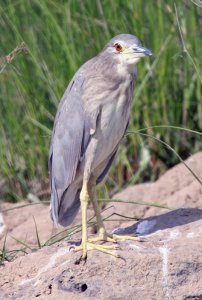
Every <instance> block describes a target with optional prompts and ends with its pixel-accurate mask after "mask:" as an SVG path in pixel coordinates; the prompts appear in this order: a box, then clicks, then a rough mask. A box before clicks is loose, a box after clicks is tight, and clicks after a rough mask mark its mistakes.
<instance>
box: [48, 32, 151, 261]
mask: <svg viewBox="0 0 202 300" xmlns="http://www.w3.org/2000/svg"><path fill="white" fill-rule="evenodd" d="M150 55H152V53H151V51H150V50H148V49H146V48H144V47H142V46H141V44H140V42H139V40H138V39H137V37H135V36H133V35H130V34H120V35H117V36H116V37H114V38H113V39H111V40H110V42H109V43H108V44H107V45H106V46H105V47H104V49H103V50H102V51H101V53H100V54H98V55H97V56H95V57H94V58H92V59H90V60H89V61H87V62H86V63H85V64H84V65H83V66H81V67H80V69H79V70H78V71H77V72H76V74H75V75H74V77H73V79H72V81H71V82H70V84H69V85H68V87H67V89H66V91H65V93H64V96H63V98H62V100H61V102H60V104H59V107H58V111H57V114H56V117H55V123H54V128H53V133H52V142H51V147H50V156H49V172H50V181H51V190H52V195H51V214H52V219H53V221H54V222H55V223H56V224H60V225H63V226H67V225H69V224H70V223H71V222H72V221H73V219H74V217H75V216H76V214H77V212H78V209H79V207H80V204H81V213H82V244H81V246H79V247H77V248H76V250H83V255H82V257H83V258H86V257H87V251H88V250H92V249H96V250H99V251H102V252H105V253H109V254H112V255H114V256H117V255H116V254H115V253H114V252H112V251H109V250H112V249H116V247H115V246H105V245H100V244H96V242H98V241H111V242H115V241H116V240H117V239H136V238H135V237H133V236H119V235H112V234H108V233H107V232H106V230H105V227H104V224H103V221H102V217H101V214H100V209H99V206H98V202H97V200H96V185H97V184H98V183H100V182H101V181H102V180H103V178H104V177H105V175H106V174H107V172H108V170H109V168H110V166H111V164H112V162H113V159H114V157H115V154H116V152H117V149H118V147H119V144H120V142H121V140H122V138H123V136H124V133H125V132H126V129H127V126H128V122H129V116H130V110H131V103H132V99H133V89H134V83H135V78H136V72H137V69H136V64H137V62H138V61H139V59H140V58H141V57H144V56H150ZM90 201H91V202H92V204H93V208H94V211H95V215H96V218H97V224H98V236H97V237H95V238H92V239H88V237H87V206H88V203H89V202H90Z"/></svg>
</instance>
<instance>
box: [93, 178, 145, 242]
mask: <svg viewBox="0 0 202 300" xmlns="http://www.w3.org/2000/svg"><path fill="white" fill-rule="evenodd" d="M90 197H91V201H92V203H93V208H94V211H95V215H96V218H97V224H98V236H96V237H94V238H90V239H89V241H90V242H91V243H96V242H99V241H105V242H116V241H117V240H133V241H141V240H140V239H139V238H138V237H136V236H132V235H117V234H109V233H107V232H106V229H105V226H104V223H103V220H102V216H101V212H100V208H99V205H98V203H97V199H96V184H95V181H91V185H90Z"/></svg>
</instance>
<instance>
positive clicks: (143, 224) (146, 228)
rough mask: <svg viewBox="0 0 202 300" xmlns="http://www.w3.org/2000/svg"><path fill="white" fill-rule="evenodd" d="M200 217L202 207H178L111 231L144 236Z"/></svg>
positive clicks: (194, 220)
mask: <svg viewBox="0 0 202 300" xmlns="http://www.w3.org/2000/svg"><path fill="white" fill-rule="evenodd" d="M201 219H202V209H197V208H180V209H177V210H175V211H170V212H168V213H165V214H162V215H159V216H155V217H149V218H146V219H143V220H141V221H139V222H137V223H135V224H134V225H132V226H130V227H126V228H118V229H115V230H114V231H113V233H116V234H137V235H141V236H144V235H148V234H152V233H155V232H156V231H159V230H164V229H168V228H174V227H177V226H182V225H185V224H189V223H192V222H196V221H198V220H201Z"/></svg>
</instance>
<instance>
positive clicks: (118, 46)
mask: <svg viewBox="0 0 202 300" xmlns="http://www.w3.org/2000/svg"><path fill="white" fill-rule="evenodd" d="M114 47H115V49H116V51H118V52H120V51H122V50H123V47H122V46H121V45H120V44H119V43H116V44H115V45H114Z"/></svg>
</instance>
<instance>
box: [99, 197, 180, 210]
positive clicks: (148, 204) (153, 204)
mask: <svg viewBox="0 0 202 300" xmlns="http://www.w3.org/2000/svg"><path fill="white" fill-rule="evenodd" d="M98 201H100V202H102V201H103V202H120V203H130V204H136V205H145V206H154V207H159V208H166V209H169V210H173V209H175V208H174V207H169V206H167V205H164V204H158V203H154V202H144V201H132V200H131V201H129V200H121V199H98Z"/></svg>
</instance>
